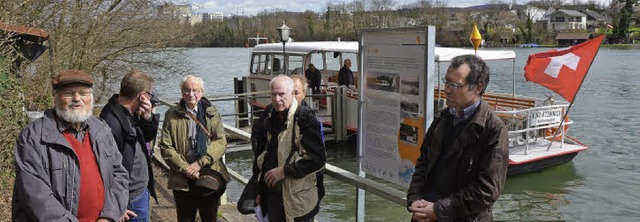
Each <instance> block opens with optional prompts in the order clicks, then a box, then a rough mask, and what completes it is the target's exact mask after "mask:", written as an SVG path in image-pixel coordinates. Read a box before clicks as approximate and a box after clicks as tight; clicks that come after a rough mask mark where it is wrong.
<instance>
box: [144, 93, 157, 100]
mask: <svg viewBox="0 0 640 222" xmlns="http://www.w3.org/2000/svg"><path fill="white" fill-rule="evenodd" d="M144 93H146V94H148V95H149V100H152V99H153V98H154V97H156V95H155V94H153V93H151V92H144Z"/></svg>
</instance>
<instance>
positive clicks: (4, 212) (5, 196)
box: [0, 171, 15, 221]
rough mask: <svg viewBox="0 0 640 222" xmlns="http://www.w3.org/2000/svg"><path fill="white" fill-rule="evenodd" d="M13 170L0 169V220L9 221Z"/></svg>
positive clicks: (13, 177) (13, 178)
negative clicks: (4, 170)
mask: <svg viewBox="0 0 640 222" xmlns="http://www.w3.org/2000/svg"><path fill="white" fill-rule="evenodd" d="M14 180H15V175H14V174H13V172H2V171H0V221H11V200H12V195H13V181H14Z"/></svg>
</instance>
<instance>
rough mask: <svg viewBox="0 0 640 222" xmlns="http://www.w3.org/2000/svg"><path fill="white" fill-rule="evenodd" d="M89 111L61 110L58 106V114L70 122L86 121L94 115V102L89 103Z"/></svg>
mask: <svg viewBox="0 0 640 222" xmlns="http://www.w3.org/2000/svg"><path fill="white" fill-rule="evenodd" d="M89 107H90V108H89V110H88V112H85V111H82V110H61V109H59V108H58V107H56V114H57V115H58V117H60V118H62V119H63V120H64V121H67V122H69V123H84V122H85V121H87V120H88V119H89V117H91V116H92V115H93V103H91V104H89Z"/></svg>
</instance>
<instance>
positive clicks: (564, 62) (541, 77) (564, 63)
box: [524, 35, 604, 102]
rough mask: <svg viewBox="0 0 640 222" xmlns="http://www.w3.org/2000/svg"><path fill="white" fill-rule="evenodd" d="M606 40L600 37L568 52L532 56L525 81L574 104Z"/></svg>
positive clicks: (571, 48) (569, 49)
mask: <svg viewBox="0 0 640 222" xmlns="http://www.w3.org/2000/svg"><path fill="white" fill-rule="evenodd" d="M603 39H604V35H601V36H598V37H596V38H593V39H591V40H588V41H586V42H583V43H580V44H578V45H575V46H572V47H570V48H568V49H563V50H553V51H548V52H541V53H536V54H533V55H529V60H528V61H527V65H526V66H525V67H524V77H525V78H526V79H527V81H531V82H535V83H538V84H540V85H542V86H544V87H547V88H548V89H550V90H553V91H554V92H556V93H558V94H560V96H562V97H563V98H564V99H566V100H567V101H569V102H573V99H574V98H575V96H576V94H577V93H578V89H580V86H581V85H582V81H583V80H584V77H585V76H586V75H587V72H588V71H589V68H590V67H591V63H592V62H593V59H594V58H595V57H596V54H597V53H598V49H600V44H601V43H602V40H603Z"/></svg>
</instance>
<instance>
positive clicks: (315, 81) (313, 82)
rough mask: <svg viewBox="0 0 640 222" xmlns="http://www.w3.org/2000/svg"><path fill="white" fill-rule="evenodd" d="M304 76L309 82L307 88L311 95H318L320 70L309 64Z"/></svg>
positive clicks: (320, 80) (320, 77) (320, 79)
mask: <svg viewBox="0 0 640 222" xmlns="http://www.w3.org/2000/svg"><path fill="white" fill-rule="evenodd" d="M304 76H305V77H306V78H307V80H308V81H309V82H308V83H309V88H311V92H312V93H313V94H320V84H321V83H322V74H321V73H320V70H318V69H316V66H314V65H313V64H312V63H309V66H308V68H307V70H306V71H305V72H304Z"/></svg>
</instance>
